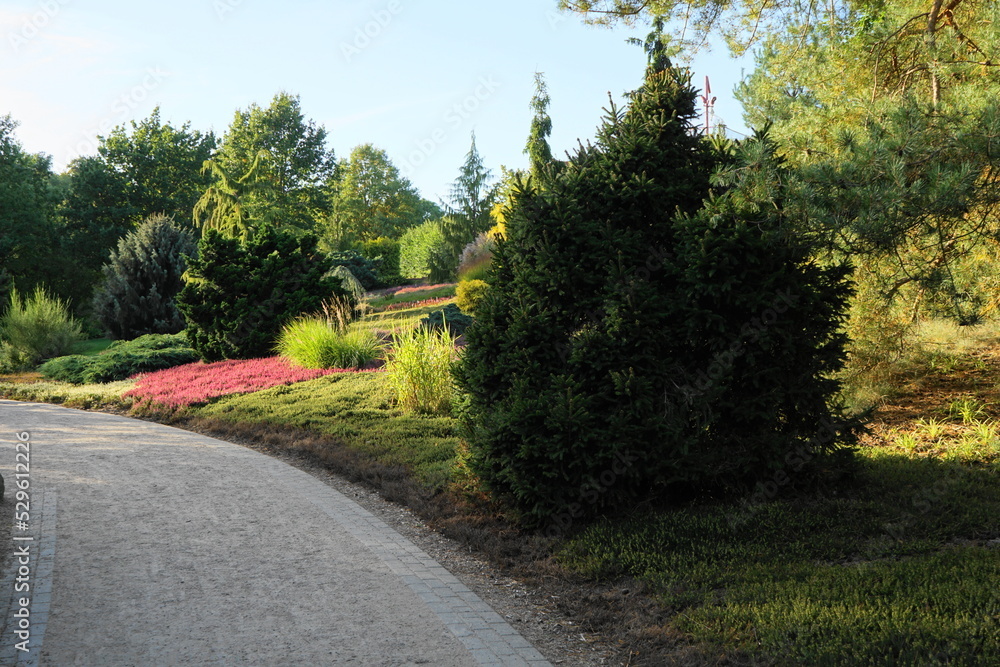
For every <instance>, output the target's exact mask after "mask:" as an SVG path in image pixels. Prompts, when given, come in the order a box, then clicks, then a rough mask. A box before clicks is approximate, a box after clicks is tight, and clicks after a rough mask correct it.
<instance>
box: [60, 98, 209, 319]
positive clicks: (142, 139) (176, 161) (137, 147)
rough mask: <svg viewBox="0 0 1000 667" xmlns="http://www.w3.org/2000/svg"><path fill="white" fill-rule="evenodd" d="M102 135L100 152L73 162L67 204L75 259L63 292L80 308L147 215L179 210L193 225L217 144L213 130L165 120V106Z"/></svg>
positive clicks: (64, 212)
mask: <svg viewBox="0 0 1000 667" xmlns="http://www.w3.org/2000/svg"><path fill="white" fill-rule="evenodd" d="M98 139H99V145H98V149H97V155H96V156H86V157H82V158H78V159H77V160H75V161H74V162H73V163H72V164H71V165H70V168H69V172H68V186H67V191H66V194H65V198H64V199H63V202H62V205H61V207H60V214H61V218H62V225H63V226H62V228H61V230H60V234H59V236H60V239H59V244H60V248H61V252H62V253H63V254H64V255H65V256H67V257H72V258H73V262H74V266H73V267H72V270H71V271H69V273H68V274H67V275H66V276H65V277H64V280H63V282H64V283H65V288H64V289H62V290H60V291H61V293H65V294H67V295H68V296H71V297H72V299H73V301H74V304H75V305H76V306H82V305H83V304H85V303H89V302H90V296H91V290H92V289H93V287H94V285H95V284H96V282H97V281H98V280H99V278H100V269H101V265H102V264H104V262H106V261H107V259H108V254H109V253H110V252H111V250H113V249H114V248H115V247H116V246H117V245H118V241H119V239H121V238H122V237H124V236H125V235H126V234H127V233H128V232H129V231H131V230H132V229H134V228H135V227H136V226H138V225H139V224H140V223H141V222H142V221H143V220H144V219H145V218H147V217H149V216H151V215H155V214H165V215H173V216H174V217H175V219H177V220H179V221H181V224H185V225H187V224H189V223H188V221H189V220H190V219H191V212H192V208H193V207H194V205H195V202H196V201H197V200H198V197H199V196H200V194H201V192H202V191H203V190H204V189H205V187H207V185H208V182H209V181H208V178H207V176H205V175H203V174H202V173H201V166H202V164H203V163H204V161H205V160H206V159H208V158H209V157H210V155H211V152H212V150H213V148H214V146H215V136H214V135H213V134H212V133H201V132H199V131H197V130H192V129H191V128H190V124H188V123H185V124H183V125H182V126H181V127H180V128H177V127H174V126H173V125H171V124H170V123H164V122H162V121H161V120H160V110H159V108H157V109H155V110H154V111H153V113H152V114H150V116H149V117H148V118H146V119H144V120H141V121H139V122H136V121H131V122H130V124H129V126H128V127H126V126H124V125H122V126H119V127H116V128H115V129H114V130H112V131H111V132H110V133H109V134H108V136H106V137H99V138H98Z"/></svg>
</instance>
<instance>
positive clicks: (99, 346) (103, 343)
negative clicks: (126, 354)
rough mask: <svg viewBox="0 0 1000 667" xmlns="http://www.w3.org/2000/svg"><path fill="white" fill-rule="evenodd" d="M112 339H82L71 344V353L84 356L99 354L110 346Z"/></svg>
mask: <svg viewBox="0 0 1000 667" xmlns="http://www.w3.org/2000/svg"><path fill="white" fill-rule="evenodd" d="M113 342H114V341H113V340H111V339H110V338H91V339H89V340H82V341H80V342H79V343H77V344H76V345H74V346H73V349H72V350H71V354H82V355H86V356H88V357H89V356H93V355H96V354H100V353H101V352H103V351H104V350H106V349H108V348H109V347H111V344H112V343H113Z"/></svg>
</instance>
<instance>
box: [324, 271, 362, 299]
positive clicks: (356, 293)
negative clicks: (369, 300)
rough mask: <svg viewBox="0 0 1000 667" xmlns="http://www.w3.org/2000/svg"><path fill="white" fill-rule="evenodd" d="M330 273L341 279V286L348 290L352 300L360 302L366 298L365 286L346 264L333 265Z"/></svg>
mask: <svg viewBox="0 0 1000 667" xmlns="http://www.w3.org/2000/svg"><path fill="white" fill-rule="evenodd" d="M329 275H330V276H332V277H334V278H336V279H337V280H339V281H340V286H341V287H343V288H344V290H346V291H347V293H348V294H349V295H350V298H351V300H352V301H354V302H358V301H361V300H362V299H363V298H364V296H365V286H364V285H362V284H361V281H359V280H358V279H357V278H355V277H354V274H353V273H351V270H350V269H349V268H347V267H346V266H335V267H333V270H332V271H331V272H330V273H329Z"/></svg>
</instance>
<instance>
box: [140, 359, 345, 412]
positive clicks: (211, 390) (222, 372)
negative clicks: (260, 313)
mask: <svg viewBox="0 0 1000 667" xmlns="http://www.w3.org/2000/svg"><path fill="white" fill-rule="evenodd" d="M333 372H336V371H334V370H327V369H312V368H302V367H299V366H295V365H293V364H291V363H289V362H288V360H287V359H284V358H282V357H267V358H263V359H229V360H226V361H217V362H214V363H208V364H206V363H203V362H196V363H193V364H185V365H184V366H177V367H175V368H170V369H167V370H164V371H157V372H155V373H149V374H147V375H143V376H141V377H139V378H137V382H136V386H135V388H134V389H132V390H131V391H129V392H128V393H127V394H126V397H131V398H135V399H137V400H140V401H144V402H149V403H152V404H156V405H161V406H165V407H169V408H180V407H186V406H190V405H196V404H199V403H205V402H207V401H210V400H212V399H213V398H218V397H220V396H227V395H229V394H246V393H250V392H254V391H260V390H262V389H267V388H269V387H274V386H277V385H285V384H293V383H296V382H303V381H305V380H312V379H314V378H317V377H320V376H322V375H325V374H327V373H333Z"/></svg>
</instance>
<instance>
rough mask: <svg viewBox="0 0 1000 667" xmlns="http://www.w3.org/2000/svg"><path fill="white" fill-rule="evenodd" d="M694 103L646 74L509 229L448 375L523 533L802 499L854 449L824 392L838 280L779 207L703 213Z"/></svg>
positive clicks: (661, 73) (743, 206)
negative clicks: (785, 494)
mask: <svg viewBox="0 0 1000 667" xmlns="http://www.w3.org/2000/svg"><path fill="white" fill-rule="evenodd" d="M694 99H695V91H694V90H693V89H692V88H691V87H690V84H689V80H688V78H687V76H685V75H684V74H682V73H681V72H679V71H678V70H676V69H673V68H671V67H669V65H668V66H667V68H666V69H665V70H664V69H660V70H658V69H655V68H652V67H651V68H650V70H649V71H648V72H647V78H646V81H645V83H644V85H643V87H642V88H641V89H640V90H639V91H637V92H636V93H635V94H633V96H632V97H631V100H630V105H629V108H628V109H627V110H626V111H625V112H624V113H621V112H619V111H618V110H616V109H612V110H611V112H610V113H609V115H608V117H607V118H606V120H605V122H604V125H603V126H602V128H601V129H600V130H599V131H598V134H597V141H596V144H595V145H592V146H586V147H581V148H580V149H579V150H578V152H577V153H576V154H575V155H574V156H572V158H571V159H570V160H569V161H568V162H567V163H566V164H565V165H564V167H563V168H562V169H560V170H559V171H558V173H556V172H554V171H553V172H551V173H545V174H542V177H543V180H544V181H545V184H546V186H545V188H540V189H539V188H531V187H528V186H526V185H525V184H524V183H523V182H522V183H520V184H518V185H517V186H516V187H515V192H514V197H513V203H512V205H511V207H510V208H509V209H508V210H507V211H506V212H505V218H506V233H505V238H503V239H500V240H499V241H498V242H497V248H496V252H495V254H494V269H493V273H492V274H491V281H493V282H491V287H492V289H491V293H490V298H488V299H486V300H484V301H483V302H482V303H481V304H480V306H479V307H478V308H477V311H476V320H477V322H478V324H477V325H476V326H475V327H472V328H470V329H469V330H468V332H467V333H466V337H467V340H468V347H467V348H466V352H465V354H464V356H463V359H462V361H461V363H460V364H459V366H458V368H457V370H456V376H457V380H458V382H459V385H460V387H461V388H462V390H463V391H464V392H465V393H466V394H467V395H468V407H467V409H466V410H465V411H464V415H463V423H464V425H465V428H466V431H467V436H468V439H469V442H470V446H471V454H470V459H469V465H470V466H471V467H472V469H473V470H474V471H475V472H476V473H477V474H478V475H479V476H480V478H481V479H482V480H483V482H484V483H485V485H486V486H487V488H489V489H490V490H491V491H492V492H493V493H494V495H495V496H496V497H497V498H499V499H501V500H503V501H505V502H506V503H507V504H508V505H509V506H510V507H511V508H512V509H514V510H515V511H516V512H517V513H518V514H519V516H520V517H521V518H522V520H523V521H524V523H526V524H528V525H535V526H540V527H545V528H547V529H551V530H554V531H562V530H566V529H567V528H568V527H569V526H570V525H572V524H573V522H574V521H577V520H583V519H586V518H589V517H593V516H595V515H598V514H600V513H603V512H614V511H620V510H623V509H626V508H630V507H634V506H635V505H636V503H640V502H654V503H671V502H679V501H682V500H686V499H688V498H690V497H691V496H692V494H700V493H713V494H727V493H728V494H733V493H735V494H741V493H747V492H748V491H749V490H751V489H752V488H753V486H754V484H757V483H765V482H770V481H772V480H773V479H774V476H775V475H783V477H781V479H780V480H779V483H782V484H785V483H789V482H790V481H802V480H803V479H805V476H806V474H807V471H806V470H805V468H806V466H807V465H809V464H816V463H818V462H823V463H826V462H828V459H827V455H828V454H830V455H832V454H833V452H835V451H836V450H838V449H839V448H840V447H841V446H843V445H845V444H849V442H850V433H849V432H848V431H849V428H848V427H846V426H845V425H844V424H843V422H842V420H841V419H840V414H839V411H838V409H837V407H836V406H835V405H833V404H832V399H831V397H832V396H833V395H834V393H835V392H836V390H837V386H838V385H837V382H836V381H835V380H832V379H830V377H829V376H830V374H832V373H833V372H835V371H836V370H837V369H838V368H839V366H840V364H841V363H842V360H843V345H844V338H843V336H841V335H840V334H839V333H838V328H839V327H840V325H841V323H842V320H843V312H844V308H845V304H846V299H847V296H848V294H849V293H850V289H849V287H848V285H847V283H846V282H845V270H844V269H840V268H836V267H834V268H822V267H820V266H817V265H816V264H815V263H813V262H812V261H811V259H810V257H811V248H809V247H807V246H805V245H804V244H802V243H799V242H797V241H795V240H794V239H795V238H796V237H795V236H794V235H789V234H787V233H785V231H784V225H783V223H784V221H783V218H782V210H781V202H782V196H781V193H780V192H778V193H773V197H772V199H771V200H769V201H766V202H762V201H743V200H741V199H740V197H739V196H738V195H737V194H734V195H731V196H730V195H721V196H720V197H719V198H718V199H717V200H715V201H714V202H713V203H712V204H711V205H710V206H709V207H707V208H706V209H705V210H704V211H701V212H699V209H701V208H702V205H703V202H704V200H705V199H706V197H707V196H708V195H709V175H710V173H711V170H712V167H713V155H712V153H711V150H710V148H709V146H708V144H707V142H704V141H703V140H702V139H701V138H700V137H698V135H697V134H696V133H695V132H693V131H692V128H691V121H692V119H693V118H694V114H695V108H694ZM769 176H771V177H774V178H769V179H768V182H770V181H774V182H775V183H780V182H781V178H780V176H781V175H780V174H779V173H777V172H776V171H773V170H772V172H771V174H769ZM735 190H736V189H735V188H734V191H735ZM815 467H816V468H817V469H818V467H819V466H815Z"/></svg>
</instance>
